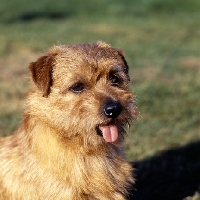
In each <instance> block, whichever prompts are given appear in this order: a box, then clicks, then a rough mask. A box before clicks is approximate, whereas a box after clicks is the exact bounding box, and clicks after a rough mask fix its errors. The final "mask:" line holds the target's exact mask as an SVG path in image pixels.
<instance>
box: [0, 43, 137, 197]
mask: <svg viewBox="0 0 200 200" xmlns="http://www.w3.org/2000/svg"><path fill="white" fill-rule="evenodd" d="M29 68H30V70H31V74H32V79H33V82H34V83H35V84H34V85H33V89H32V91H31V92H30V94H29V96H28V98H27V103H26V111H25V114H24V119H23V123H22V125H21V126H20V127H19V129H18V130H17V131H16V132H15V133H14V134H13V135H12V136H9V137H6V138H2V139H1V140H0V199H2V200H8V199H9V200H19V199H20V200H21V199H23V200H33V199H34V200H36V199H41V200H47V199H48V200H61V199H63V200H64V199H69V200H80V199H85V200H86V199H87V200H95V199H96V200H97V199H100V200H116V199H117V200H124V199H126V197H127V195H128V191H129V189H130V187H131V185H132V184H133V183H134V180H133V178H132V167H131V165H130V164H129V163H128V162H127V161H126V159H125V157H124V154H123V145H122V143H123V137H124V134H125V129H124V128H125V126H127V125H128V126H129V124H130V121H131V120H132V119H136V117H137V112H136V106H135V102H134V96H133V95H132V94H131V93H130V91H129V77H128V66H127V63H126V61H125V59H124V56H123V53H122V51H121V50H118V49H115V48H112V47H111V46H110V45H107V44H105V43H102V42H97V43H92V44H80V45H71V46H55V47H53V48H51V49H50V50H49V51H48V52H47V53H46V55H44V56H42V57H41V58H39V59H38V60H37V61H36V62H33V63H31V64H30V67H29ZM110 73H114V74H117V76H118V77H120V80H121V81H120V84H119V85H117V86H116V85H114V86H113V85H112V84H111V83H110V79H109V74H110ZM80 82H81V83H83V84H84V90H83V91H82V92H79V93H74V92H73V91H71V90H70V88H71V87H72V86H73V85H74V84H75V83H80ZM109 99H112V100H115V101H119V102H120V103H121V104H122V106H123V108H122V112H121V114H120V115H119V116H118V117H117V118H116V119H110V118H107V117H105V115H104V114H103V111H102V108H103V106H104V105H105V103H106V101H108V100H109ZM110 123H115V124H116V125H117V127H118V131H119V138H118V139H117V141H116V142H113V143H108V142H106V141H105V140H104V139H103V137H102V136H100V135H98V134H97V132H96V129H95V128H96V127H97V126H98V125H100V124H110Z"/></svg>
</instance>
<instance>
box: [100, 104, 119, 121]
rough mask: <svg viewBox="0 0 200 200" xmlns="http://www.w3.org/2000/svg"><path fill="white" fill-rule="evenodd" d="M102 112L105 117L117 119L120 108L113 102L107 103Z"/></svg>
mask: <svg viewBox="0 0 200 200" xmlns="http://www.w3.org/2000/svg"><path fill="white" fill-rule="evenodd" d="M103 111H104V114H105V115H106V117H108V118H112V119H114V118H116V117H118V116H119V114H120V113H121V111H122V106H121V104H120V103H118V102H116V101H113V102H110V103H107V104H106V105H105V107H104V109H103Z"/></svg>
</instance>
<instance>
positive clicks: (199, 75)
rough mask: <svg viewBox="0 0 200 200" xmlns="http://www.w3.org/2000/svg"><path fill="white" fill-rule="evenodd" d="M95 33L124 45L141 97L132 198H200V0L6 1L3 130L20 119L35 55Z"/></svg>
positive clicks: (0, 62) (2, 8)
mask: <svg viewBox="0 0 200 200" xmlns="http://www.w3.org/2000/svg"><path fill="white" fill-rule="evenodd" d="M97 40H102V41H104V42H106V43H109V44H111V45H112V46H115V47H117V48H121V49H123V51H124V52H125V56H126V60H127V62H128V64H129V67H130V76H131V89H132V91H133V92H134V93H135V94H136V96H137V103H138V108H139V111H140V118H139V120H138V121H137V122H134V123H133V124H132V127H131V129H130V130H129V131H128V137H126V139H125V150H126V155H127V157H128V159H129V160H130V161H133V166H134V167H135V169H136V170H135V177H136V179H137V182H136V185H135V191H134V195H133V198H134V199H140V200H148V199H153V200H156V199H162V200H164V199H169V200H173V199H175V200H178V199H185V200H189V199H193V200H197V199H200V195H199V192H200V191H199V189H200V1H199V0H190V1H188V0H140V1H139V0H124V1H122V0H101V1H95V0H84V1H83V0H82V1H81V0H56V1H53V0H35V1H31V0H9V1H6V0H1V1H0V136H6V135H9V134H11V133H12V132H13V131H14V130H16V129H17V127H18V125H19V123H20V120H21V119H22V113H23V110H24V98H25V97H26V95H27V92H28V90H29V89H30V78H29V76H30V73H29V70H28V65H29V63H30V62H32V61H35V60H36V59H37V58H38V57H39V56H40V55H42V54H43V53H44V52H45V51H46V50H47V49H48V48H50V47H51V46H52V45H59V44H73V43H88V42H94V41H97Z"/></svg>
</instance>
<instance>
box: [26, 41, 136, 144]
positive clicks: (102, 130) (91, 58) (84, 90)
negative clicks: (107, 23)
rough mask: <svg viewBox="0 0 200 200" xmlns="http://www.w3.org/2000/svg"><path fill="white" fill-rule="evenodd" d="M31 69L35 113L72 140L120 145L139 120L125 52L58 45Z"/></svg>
mask: <svg viewBox="0 0 200 200" xmlns="http://www.w3.org/2000/svg"><path fill="white" fill-rule="evenodd" d="M29 68H30V70H31V72H32V78H33V81H34V83H35V85H36V86H37V87H35V88H34V89H33V92H32V93H31V94H30V96H29V104H30V106H29V110H30V112H31V114H32V115H36V116H37V117H38V119H39V120H41V121H43V122H44V123H46V124H47V125H48V126H50V127H51V128H53V129H55V130H56V131H57V132H59V133H60V135H61V136H62V137H64V138H66V139H68V140H69V139H70V138H75V137H79V138H83V140H84V141H85V142H87V143H91V144H93V145H98V144H99V143H105V142H112V143H118V142H120V141H121V139H122V138H123V134H124V133H125V131H124V127H125V126H126V125H129V123H130V121H131V120H132V119H135V118H136V117H137V112H136V105H135V101H134V96H133V95H132V94H131V93H130V91H129V75H128V66H127V63H126V61H125V59H124V56H123V53H122V52H121V51H120V50H118V49H115V48H112V47H110V46H109V45H107V44H105V43H102V42H97V43H93V44H81V45H73V46H55V47H53V48H52V49H50V51H49V52H48V53H47V55H45V56H43V57H41V58H39V59H38V60H37V61H36V62H34V63H31V65H30V67H29Z"/></svg>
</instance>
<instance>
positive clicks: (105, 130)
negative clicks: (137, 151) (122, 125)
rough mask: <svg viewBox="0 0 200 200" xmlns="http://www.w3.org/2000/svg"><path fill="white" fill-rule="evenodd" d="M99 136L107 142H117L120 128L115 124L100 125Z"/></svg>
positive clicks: (97, 129) (98, 128)
mask: <svg viewBox="0 0 200 200" xmlns="http://www.w3.org/2000/svg"><path fill="white" fill-rule="evenodd" d="M96 132H97V134H98V135H100V136H102V137H103V138H104V140H105V141H106V142H115V141H116V140H117V139H118V136H119V133H118V128H117V126H116V125H115V124H109V125H98V126H97V127H96Z"/></svg>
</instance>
